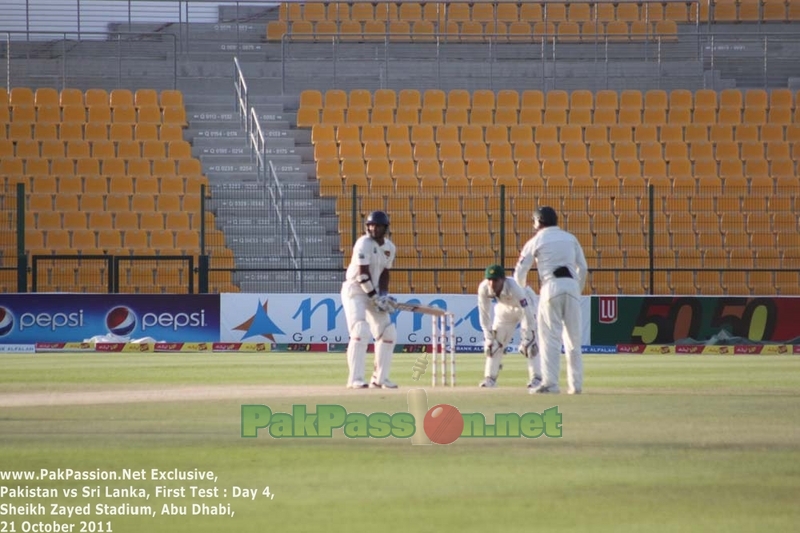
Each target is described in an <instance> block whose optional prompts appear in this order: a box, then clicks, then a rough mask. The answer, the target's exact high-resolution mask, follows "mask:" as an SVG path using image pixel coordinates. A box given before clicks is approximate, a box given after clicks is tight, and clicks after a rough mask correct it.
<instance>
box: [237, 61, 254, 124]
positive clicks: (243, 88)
mask: <svg viewBox="0 0 800 533" xmlns="http://www.w3.org/2000/svg"><path fill="white" fill-rule="evenodd" d="M233 88H234V90H235V91H236V99H235V100H234V105H235V106H236V112H237V113H239V120H240V121H241V125H242V127H244V129H245V133H247V134H249V133H250V119H249V114H248V113H249V111H250V104H249V103H248V102H249V99H250V97H249V95H248V92H247V82H246V81H245V79H244V73H243V72H242V67H241V65H239V58H238V57H234V58H233Z"/></svg>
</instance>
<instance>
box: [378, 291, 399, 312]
mask: <svg viewBox="0 0 800 533" xmlns="http://www.w3.org/2000/svg"><path fill="white" fill-rule="evenodd" d="M372 304H373V305H374V306H375V309H376V310H378V311H380V312H382V313H393V312H394V311H396V310H397V306H396V304H397V300H395V299H394V298H392V297H390V296H386V295H383V296H376V297H374V298H373V299H372Z"/></svg>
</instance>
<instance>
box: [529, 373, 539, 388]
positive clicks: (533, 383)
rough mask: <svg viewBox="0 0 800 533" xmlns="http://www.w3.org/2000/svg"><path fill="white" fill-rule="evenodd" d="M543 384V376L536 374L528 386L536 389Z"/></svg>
mask: <svg viewBox="0 0 800 533" xmlns="http://www.w3.org/2000/svg"><path fill="white" fill-rule="evenodd" d="M541 384H542V378H540V377H539V376H534V377H533V379H532V380H531V382H530V383H528V388H529V389H535V388H536V387H538V386H539V385H541Z"/></svg>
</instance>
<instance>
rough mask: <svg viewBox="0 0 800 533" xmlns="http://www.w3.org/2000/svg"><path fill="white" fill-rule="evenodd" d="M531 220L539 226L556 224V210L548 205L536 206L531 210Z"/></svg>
mask: <svg viewBox="0 0 800 533" xmlns="http://www.w3.org/2000/svg"><path fill="white" fill-rule="evenodd" d="M533 220H534V222H535V223H536V225H537V226H539V227H543V228H544V227H549V226H558V215H557V214H556V210H555V209H553V208H552V207H550V206H549V205H544V206H542V207H537V208H536V210H535V211H534V212H533Z"/></svg>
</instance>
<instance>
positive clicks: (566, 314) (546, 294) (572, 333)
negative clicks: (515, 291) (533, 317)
mask: <svg viewBox="0 0 800 533" xmlns="http://www.w3.org/2000/svg"><path fill="white" fill-rule="evenodd" d="M538 322H539V335H540V337H539V351H540V353H541V354H542V363H543V365H544V375H543V376H542V384H543V385H544V386H552V385H558V378H559V373H560V372H561V343H562V341H563V343H564V352H565V355H566V358H567V386H568V387H569V391H570V392H573V391H580V390H581V388H582V386H583V360H582V358H581V338H582V336H581V291H580V289H579V288H578V282H577V281H575V280H574V279H571V278H557V279H554V280H551V281H549V282H547V283H545V284H544V286H542V289H541V291H539V308H538Z"/></svg>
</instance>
